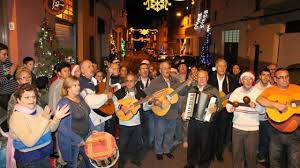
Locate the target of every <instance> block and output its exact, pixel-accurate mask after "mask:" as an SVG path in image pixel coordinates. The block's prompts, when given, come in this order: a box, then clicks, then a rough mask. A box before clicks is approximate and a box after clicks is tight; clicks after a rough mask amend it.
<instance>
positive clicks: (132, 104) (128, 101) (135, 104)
mask: <svg viewBox="0 0 300 168" xmlns="http://www.w3.org/2000/svg"><path fill="white" fill-rule="evenodd" d="M151 98H153V96H147V97H145V98H144V99H141V100H137V99H134V98H124V99H120V100H119V101H118V103H119V104H120V105H122V106H127V107H129V110H128V112H127V113H125V112H124V111H122V110H119V111H117V112H116V115H117V117H118V118H119V120H121V121H128V120H130V119H131V118H132V117H133V116H134V115H136V113H137V112H138V110H139V109H140V108H141V104H143V103H145V102H147V101H149V100H150V99H151Z"/></svg>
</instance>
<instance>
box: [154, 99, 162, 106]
mask: <svg viewBox="0 0 300 168" xmlns="http://www.w3.org/2000/svg"><path fill="white" fill-rule="evenodd" d="M154 105H155V106H159V107H161V105H162V102H161V101H159V100H157V99H154Z"/></svg>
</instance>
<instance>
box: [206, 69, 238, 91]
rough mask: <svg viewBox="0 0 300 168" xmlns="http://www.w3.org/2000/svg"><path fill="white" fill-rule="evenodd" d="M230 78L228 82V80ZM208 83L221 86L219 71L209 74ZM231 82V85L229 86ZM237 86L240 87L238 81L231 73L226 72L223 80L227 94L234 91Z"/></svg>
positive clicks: (223, 87)
mask: <svg viewBox="0 0 300 168" xmlns="http://www.w3.org/2000/svg"><path fill="white" fill-rule="evenodd" d="M227 79H228V82H227ZM208 84H210V85H212V86H214V87H216V88H219V84H218V79H217V73H216V72H213V73H211V74H210V75H209V79H208ZM228 84H229V87H228ZM237 87H239V84H238V81H236V80H235V79H234V78H233V77H232V76H231V75H228V74H226V75H225V79H224V81H223V86H222V91H223V92H224V93H225V94H228V93H231V92H233V91H234V90H235V89H236V88H237Z"/></svg>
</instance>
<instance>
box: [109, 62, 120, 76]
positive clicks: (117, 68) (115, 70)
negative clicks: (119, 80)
mask: <svg viewBox="0 0 300 168" xmlns="http://www.w3.org/2000/svg"><path fill="white" fill-rule="evenodd" d="M110 68H111V69H112V74H113V76H119V75H120V65H119V64H118V63H111V64H110Z"/></svg>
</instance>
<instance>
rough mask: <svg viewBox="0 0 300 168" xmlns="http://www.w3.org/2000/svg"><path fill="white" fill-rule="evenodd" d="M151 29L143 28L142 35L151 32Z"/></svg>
mask: <svg viewBox="0 0 300 168" xmlns="http://www.w3.org/2000/svg"><path fill="white" fill-rule="evenodd" d="M149 32H150V31H149V29H142V30H140V33H141V34H142V35H146V34H149Z"/></svg>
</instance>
